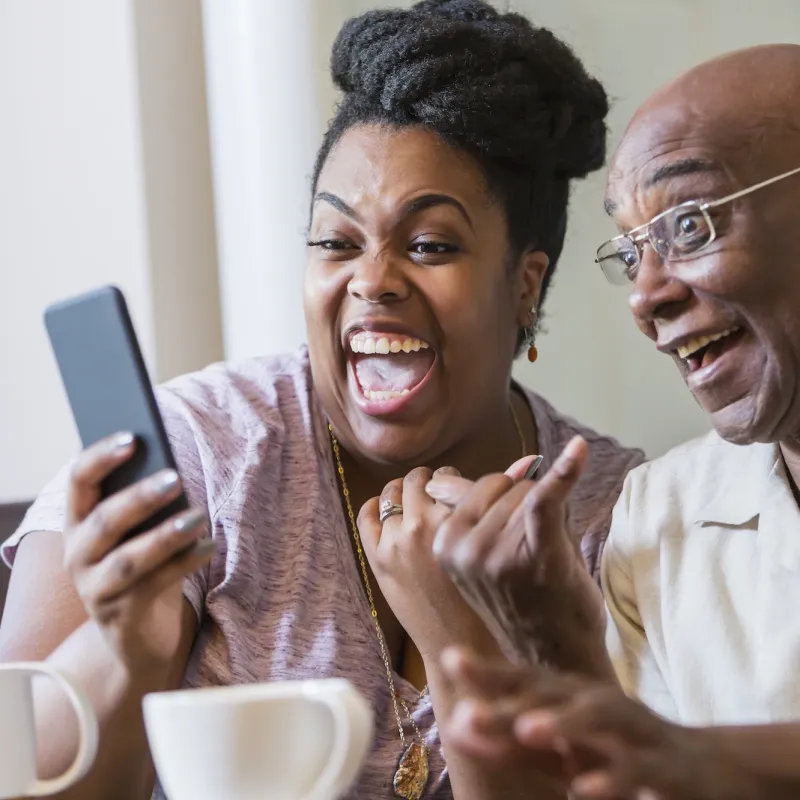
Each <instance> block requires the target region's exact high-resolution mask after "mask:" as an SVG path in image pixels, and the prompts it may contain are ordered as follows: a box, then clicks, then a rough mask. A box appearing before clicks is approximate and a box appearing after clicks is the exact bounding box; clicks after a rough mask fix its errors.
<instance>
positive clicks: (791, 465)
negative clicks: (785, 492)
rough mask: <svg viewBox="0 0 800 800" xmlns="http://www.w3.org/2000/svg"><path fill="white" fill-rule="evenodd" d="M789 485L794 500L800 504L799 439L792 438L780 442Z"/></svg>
mask: <svg viewBox="0 0 800 800" xmlns="http://www.w3.org/2000/svg"><path fill="white" fill-rule="evenodd" d="M780 448H781V454H782V455H783V461H784V463H785V464H786V472H787V474H788V476H789V485H790V486H791V487H792V494H794V499H795V502H796V503H797V505H798V506H800V440H798V439H796V438H793V439H788V440H786V441H783V442H781V443H780Z"/></svg>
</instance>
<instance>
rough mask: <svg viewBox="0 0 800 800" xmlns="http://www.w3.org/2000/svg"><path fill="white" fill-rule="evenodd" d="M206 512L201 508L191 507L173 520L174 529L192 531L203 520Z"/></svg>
mask: <svg viewBox="0 0 800 800" xmlns="http://www.w3.org/2000/svg"><path fill="white" fill-rule="evenodd" d="M205 518H206V512H205V510H204V509H202V508H193V509H192V510H191V511H187V512H186V513H185V514H183V515H182V516H180V517H178V518H177V519H176V520H175V530H176V531H180V532H186V533H194V532H195V530H196V528H198V527H199V526H200V524H201V523H202V522H204V521H205Z"/></svg>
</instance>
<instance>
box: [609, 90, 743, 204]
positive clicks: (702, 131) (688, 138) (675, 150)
mask: <svg viewBox="0 0 800 800" xmlns="http://www.w3.org/2000/svg"><path fill="white" fill-rule="evenodd" d="M741 140H742V136H741V129H740V128H738V127H737V126H736V125H735V123H734V121H733V120H732V119H730V115H725V116H724V117H723V116H719V115H718V116H709V115H708V114H706V113H704V111H703V110H702V109H698V108H695V107H693V106H692V105H691V104H689V103H681V104H677V103H676V104H671V105H665V106H662V107H658V108H653V109H651V110H649V111H644V112H643V113H640V114H639V115H637V117H636V118H635V119H634V121H633V122H632V123H631V125H630V126H629V128H628V130H627V131H626V133H625V136H624V137H623V140H622V142H621V143H620V146H619V148H618V149H617V151H616V152H615V154H614V156H613V158H612V161H611V166H610V169H609V179H608V183H609V189H611V188H612V186H613V185H614V184H616V183H619V182H627V181H630V180H635V181H636V183H637V184H640V185H642V186H643V187H648V186H650V185H652V184H654V183H656V182H658V181H659V180H660V179H661V178H664V177H678V176H681V175H685V174H691V173H694V172H702V171H709V170H710V169H711V168H712V167H716V168H719V166H720V165H721V164H722V163H727V162H729V161H730V160H731V159H734V158H736V156H737V154H738V152H739V151H741V150H742V149H743V148H742V144H741ZM673 162H675V164H674V165H673Z"/></svg>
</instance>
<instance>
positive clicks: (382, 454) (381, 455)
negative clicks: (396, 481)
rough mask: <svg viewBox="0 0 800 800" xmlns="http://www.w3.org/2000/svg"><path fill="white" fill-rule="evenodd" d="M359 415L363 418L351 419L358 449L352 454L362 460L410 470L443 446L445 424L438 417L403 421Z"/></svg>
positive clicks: (433, 455) (433, 456) (425, 461)
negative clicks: (417, 420) (442, 433)
mask: <svg viewBox="0 0 800 800" xmlns="http://www.w3.org/2000/svg"><path fill="white" fill-rule="evenodd" d="M356 413H357V414H358V413H359V412H357V411H356ZM359 416H360V417H361V418H360V419H359V420H353V419H351V429H352V432H353V437H354V440H355V441H354V442H353V444H354V445H355V447H356V448H357V450H358V452H357V453H352V454H351V455H353V456H355V457H357V458H359V459H360V460H364V461H367V462H370V463H373V464H380V465H383V466H397V467H398V468H402V469H403V470H405V471H408V469H412V468H414V467H418V466H421V465H423V464H425V463H427V462H428V461H431V460H432V459H433V458H435V456H436V455H437V453H438V452H440V451H441V449H442V448H438V447H437V442H438V440H439V439H440V438H441V429H442V425H441V424H440V423H437V421H436V420H435V419H431V418H428V419H427V420H425V422H424V423H422V424H414V423H409V422H405V423H403V424H400V423H395V422H391V421H388V420H385V419H378V418H375V417H373V418H365V417H364V416H362V415H360V414H359Z"/></svg>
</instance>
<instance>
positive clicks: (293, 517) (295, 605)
mask: <svg viewBox="0 0 800 800" xmlns="http://www.w3.org/2000/svg"><path fill="white" fill-rule="evenodd" d="M526 394H527V397H528V400H529V402H530V404H531V409H532V411H533V414H534V417H535V419H536V426H537V429H538V436H539V447H540V451H541V454H542V455H543V456H544V463H543V465H542V471H544V470H546V469H548V468H549V466H550V464H551V463H552V461H553V459H554V457H555V456H556V455H557V454H558V453H559V452H560V450H561V449H562V448H563V446H564V445H565V444H566V443H567V442H568V441H569V439H570V438H572V436H573V435H574V434H576V433H580V434H581V435H582V436H584V437H585V438H586V439H587V441H588V442H589V446H590V450H589V453H590V461H589V468H588V469H587V470H586V473H585V475H584V477H583V478H582V480H581V482H580V483H579V485H578V487H577V488H576V491H575V492H574V494H573V496H572V504H571V507H570V521H571V524H572V525H573V526H574V527H575V530H582V531H584V532H585V533H584V537H583V541H582V549H583V553H584V557H585V559H586V563H587V566H588V567H589V569H590V570H591V571H592V573H593V574H595V575H596V574H597V571H598V568H599V564H600V554H601V551H602V547H603V543H604V541H605V537H606V535H607V533H608V527H609V524H610V519H611V510H612V507H613V505H614V503H615V502H616V500H617V496H618V495H619V492H620V490H621V487H622V481H623V479H624V477H625V475H626V473H627V472H628V471H629V470H630V469H632V468H633V467H635V466H637V465H638V464H639V463H641V462H642V460H643V457H642V454H641V453H640V452H639V451H636V450H629V449H625V448H623V447H621V446H620V445H619V444H618V443H617V442H615V441H614V440H613V439H610V438H608V437H604V436H599V435H598V434H596V433H594V432H593V431H591V430H587V429H586V428H584V427H582V426H580V425H578V424H577V423H576V422H574V421H573V420H571V419H568V418H566V417H563V416H561V415H560V414H558V412H556V411H555V409H553V408H552V406H550V405H549V404H548V403H547V402H546V401H545V400H543V399H542V398H541V397H539V396H538V395H536V394H533V393H530V392H528V393H526ZM158 398H159V403H160V406H161V410H162V413H163V416H164V421H165V424H166V427H167V430H168V432H169V436H170V440H171V443H172V447H173V449H174V452H175V457H176V459H177V462H178V467H179V471H180V473H181V476H182V478H183V481H184V485H185V488H186V491H187V494H188V496H189V499H190V501H191V502H192V503H194V504H196V505H202V506H206V507H207V508H208V511H209V515H210V518H211V522H212V532H213V536H214V538H215V539H216V540H217V542H218V544H219V550H218V554H217V555H216V556H215V558H214V560H213V562H212V563H211V564H210V566H209V568H208V569H207V570H206V571H204V572H201V573H198V574H196V575H194V576H192V577H190V578H188V579H187V581H186V585H185V589H184V591H185V594H186V597H187V598H188V600H189V602H190V603H191V604H192V606H193V607H194V610H195V611H196V613H197V616H198V619H199V621H200V627H199V631H198V635H197V640H196V642H195V646H194V648H193V649H192V652H191V656H190V658H189V663H188V667H187V670H186V675H185V678H184V686H186V687H198V686H216V685H220V684H231V683H248V682H254V681H274V680H285V679H305V678H329V677H342V678H348V679H349V680H351V681H352V682H353V683H354V684H355V685H356V686H357V687H358V688H359V689H360V690H361V691H362V692H363V693H364V694H365V696H366V697H367V698H368V699H369V700H370V701H371V702H372V705H373V707H374V709H375V712H376V739H375V744H374V748H373V751H372V753H371V754H370V756H369V757H368V758H367V761H366V766H365V768H364V771H363V774H362V775H361V777H360V779H359V781H358V783H357V785H356V787H355V788H354V789H353V791H352V792H351V793H350V795H349V797H351V798H369V799H370V800H379V799H380V798H391V797H393V794H392V788H391V780H392V776H393V775H394V771H395V768H396V764H397V761H398V758H399V755H400V752H401V746H400V741H399V736H398V733H397V727H396V723H395V718H394V714H393V712H392V705H391V702H390V697H389V690H388V686H387V681H386V675H385V672H384V666H383V662H382V660H381V653H380V649H379V647H378V642H377V638H376V636H375V631H374V628H373V627H372V622H371V618H370V610H369V606H368V604H367V600H366V596H365V594H364V590H363V588H362V585H361V577H360V575H359V571H358V566H357V564H356V561H355V559H354V557H353V552H352V549H351V543H350V536H351V533H350V531H349V529H348V526H347V521H346V519H345V517H344V514H343V513H342V511H341V504H340V495H339V487H338V484H337V477H336V472H335V470H334V466H333V459H332V453H331V448H330V444H329V439H328V433H327V428H326V418H325V414H324V412H323V410H322V408H321V405H320V402H319V399H318V397H317V396H316V393H315V391H314V386H313V384H312V381H311V373H310V369H309V363H308V356H307V351H306V350H305V348H303V349H302V350H300V352H299V353H296V354H294V355H287V356H282V357H280V356H279V357H273V358H258V359H252V360H249V361H245V362H243V363H239V364H217V365H214V366H211V367H208V368H207V369H205V370H203V371H201V372H198V373H195V374H192V375H187V376H184V377H181V378H178V379H176V380H174V381H171V382H170V383H168V384H166V385H165V386H163V387H160V388H159V389H158ZM65 475H66V470H64V471H62V473H61V474H60V475H59V476H58V477H57V478H56V479H55V480H54V481H53V482H52V483H51V484H50V485H49V486H48V487H47V488H46V489H45V490H44V491H43V492H42V494H41V495H40V496H39V498H38V499H37V501H36V502H35V503H34V505H33V507H32V508H31V509H30V511H29V512H28V515H27V516H26V518H25V520H24V521H23V523H22V525H21V527H20V528H19V530H18V531H17V532H16V533H15V534H14V535H13V536H12V537H11V538H10V539H9V540H8V541H6V542H5V543H4V544H3V546H2V548H1V549H0V552H2V555H3V557H4V559H5V560H6V561H7V562H8V563H9V564H13V561H14V554H15V551H16V547H17V545H18V544H19V541H20V539H21V538H22V537H23V536H25V534H26V533H29V532H31V531H37V530H62V529H63V513H64V511H63V509H64V482H65ZM394 680H395V686H396V688H397V691H399V692H400V693H401V694H402V695H403V697H404V698H405V699H406V701H407V703H408V704H409V708H410V709H411V710H412V713H413V716H414V718H415V721H416V723H417V725H418V726H419V729H420V731H422V733H423V735H424V737H425V739H426V740H427V742H428V744H429V746H430V749H431V780H430V782H429V785H428V790H427V792H426V794H425V797H426V798H437V799H441V800H445V799H446V798H452V792H451V790H450V785H449V780H448V778H447V772H446V769H445V765H444V761H443V758H442V752H441V746H440V743H439V737H438V732H437V728H436V722H435V720H434V718H433V712H432V708H431V704H430V700H429V698H427V697H426V698H424V699H420V698H419V693H418V692H417V691H416V690H415V689H414V687H413V686H411V685H410V684H409V683H408V682H407V681H405V680H404V679H403V678H401V677H400V676H399V675H396V674H395V676H394ZM163 796H164V795H163V792H162V790H161V788H160V787H158V786H157V787H156V791H155V794H154V797H156V798H162V797H163Z"/></svg>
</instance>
